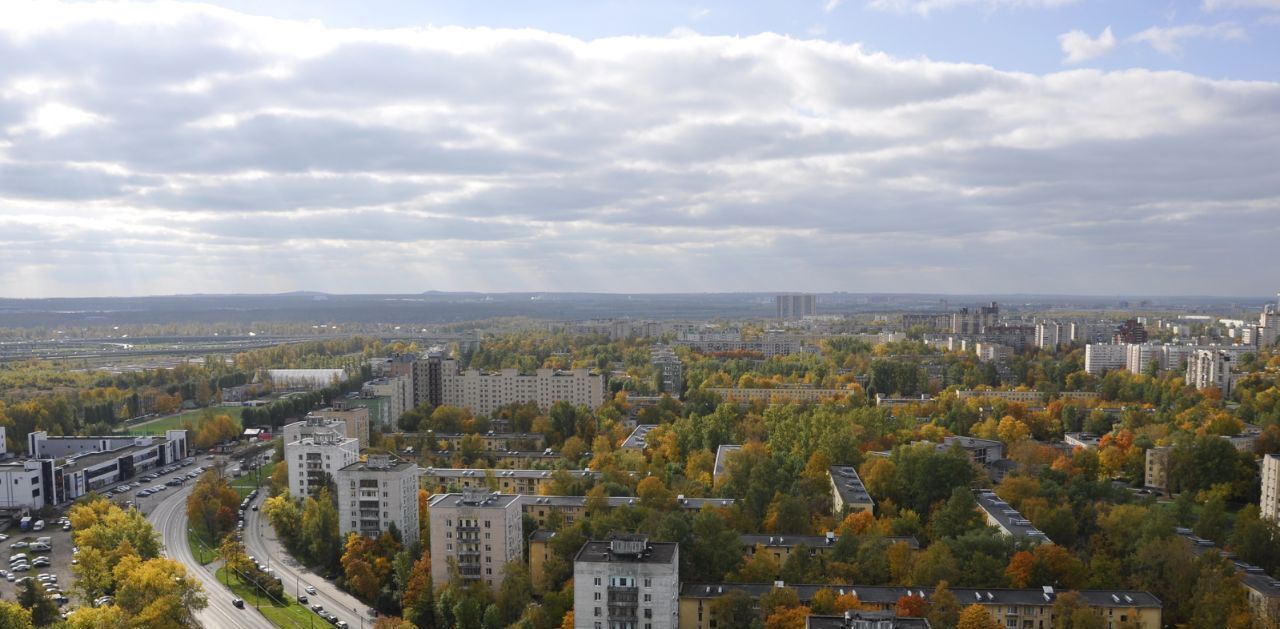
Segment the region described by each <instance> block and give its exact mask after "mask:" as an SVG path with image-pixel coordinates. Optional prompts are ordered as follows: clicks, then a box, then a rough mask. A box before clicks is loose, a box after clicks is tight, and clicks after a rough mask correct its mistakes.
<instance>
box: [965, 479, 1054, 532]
mask: <svg viewBox="0 0 1280 629" xmlns="http://www.w3.org/2000/svg"><path fill="white" fill-rule="evenodd" d="M973 498H974V500H977V501H978V508H979V509H982V510H983V512H985V513H986V514H987V515H988V516H990V518H991V519H993V520H995V521H997V522H999V523H1000V527H1001V528H1003V529H1004V530H1005V531H1006V532H1008V533H1009V535H1012V536H1013V537H1017V538H1026V539H1031V540H1038V541H1040V542H1049V541H1051V540H1050V539H1049V536H1048V535H1045V534H1044V533H1043V532H1041V531H1040V529H1037V528H1036V527H1035V526H1033V525H1032V524H1031V520H1028V519H1026V518H1024V517H1022V514H1021V513H1018V510H1017V509H1014V508H1013V507H1012V506H1011V505H1010V504H1009V503H1007V502H1005V501H1004V500H1003V499H1001V498H1000V497H999V496H997V495H996V493H995V492H994V491H991V490H990V489H978V490H975V491H974V492H973Z"/></svg>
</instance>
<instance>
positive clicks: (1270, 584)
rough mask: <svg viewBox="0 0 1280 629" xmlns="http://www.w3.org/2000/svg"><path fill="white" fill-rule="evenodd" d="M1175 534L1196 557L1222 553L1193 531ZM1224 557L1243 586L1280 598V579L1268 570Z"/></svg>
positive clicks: (1177, 530) (1270, 596)
mask: <svg viewBox="0 0 1280 629" xmlns="http://www.w3.org/2000/svg"><path fill="white" fill-rule="evenodd" d="M1267 456H1274V455H1267ZM1174 532H1176V533H1177V534H1178V535H1180V536H1181V537H1183V538H1184V539H1186V540H1187V541H1189V542H1191V552H1193V553H1195V554H1196V555H1200V554H1203V553H1206V552H1217V553H1222V551H1221V550H1219V549H1218V547H1217V546H1214V544H1213V542H1212V541H1210V540H1207V539H1204V538H1201V537H1196V535H1195V534H1194V533H1192V532H1191V529H1187V528H1182V527H1179V528H1177V529H1174ZM1223 555H1224V556H1225V557H1226V558H1227V559H1229V560H1231V563H1232V564H1233V565H1234V566H1235V569H1236V574H1238V575H1239V577H1240V583H1241V584H1242V585H1244V586H1245V587H1247V588H1249V589H1250V590H1253V591H1254V592H1257V593H1258V595H1259V596H1263V597H1266V598H1269V599H1277V598H1280V579H1276V578H1274V577H1272V576H1271V575H1269V574H1267V572H1266V570H1263V569H1262V568H1260V567H1258V566H1255V565H1252V564H1249V563H1247V562H1244V561H1240V560H1238V559H1237V558H1236V556H1235V555H1234V554H1231V553H1223Z"/></svg>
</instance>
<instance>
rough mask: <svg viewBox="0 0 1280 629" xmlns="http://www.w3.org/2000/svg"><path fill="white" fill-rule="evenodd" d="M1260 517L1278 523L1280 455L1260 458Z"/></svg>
mask: <svg viewBox="0 0 1280 629" xmlns="http://www.w3.org/2000/svg"><path fill="white" fill-rule="evenodd" d="M1260 506H1261V510H1262V517H1264V518H1267V519H1268V520H1271V521H1272V522H1276V523H1280V454H1268V455H1266V456H1264V457H1262V499H1261V501H1260Z"/></svg>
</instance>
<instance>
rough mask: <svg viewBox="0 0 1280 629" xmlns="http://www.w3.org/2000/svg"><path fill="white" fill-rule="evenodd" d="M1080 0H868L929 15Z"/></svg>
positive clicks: (883, 7)
mask: <svg viewBox="0 0 1280 629" xmlns="http://www.w3.org/2000/svg"><path fill="white" fill-rule="evenodd" d="M1076 2H1079V0H868V1H867V6H869V7H871V8H873V9H880V10H882V11H894V12H898V13H918V14H920V15H926V16H927V15H929V14H930V13H932V12H934V11H941V10H946V9H954V8H959V7H967V6H976V7H980V8H984V9H987V10H995V9H1040V8H1054V7H1060V6H1065V5H1068V4H1075V3H1076Z"/></svg>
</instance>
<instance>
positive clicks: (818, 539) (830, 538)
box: [738, 532, 920, 548]
mask: <svg viewBox="0 0 1280 629" xmlns="http://www.w3.org/2000/svg"><path fill="white" fill-rule="evenodd" d="M738 539H740V540H742V543H743V545H745V546H765V547H768V548H775V547H776V548H794V547H796V546H799V545H800V544H804V545H805V546H808V547H809V548H817V547H819V546H834V545H835V543H836V542H838V541H840V536H839V535H836V534H835V533H830V532H828V533H827V534H826V535H768V534H762V533H743V534H742V535H739V536H738ZM884 539H885V540H887V541H888V542H889V543H890V544H896V543H898V542H903V543H905V544H906V545H907V546H910V547H911V548H920V540H917V539H916V538H915V537H912V536H910V535H906V536H901V537H885V538H884Z"/></svg>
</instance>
